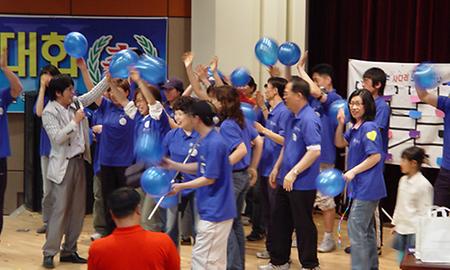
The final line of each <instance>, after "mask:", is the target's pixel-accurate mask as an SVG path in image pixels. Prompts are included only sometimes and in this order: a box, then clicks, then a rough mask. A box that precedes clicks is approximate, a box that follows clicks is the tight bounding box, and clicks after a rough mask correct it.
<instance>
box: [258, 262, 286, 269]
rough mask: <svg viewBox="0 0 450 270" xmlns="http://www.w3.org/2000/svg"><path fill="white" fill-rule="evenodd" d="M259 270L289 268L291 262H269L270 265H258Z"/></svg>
mask: <svg viewBox="0 0 450 270" xmlns="http://www.w3.org/2000/svg"><path fill="white" fill-rule="evenodd" d="M258 270H289V263H285V264H283V265H273V264H271V263H269V264H268V265H261V266H258Z"/></svg>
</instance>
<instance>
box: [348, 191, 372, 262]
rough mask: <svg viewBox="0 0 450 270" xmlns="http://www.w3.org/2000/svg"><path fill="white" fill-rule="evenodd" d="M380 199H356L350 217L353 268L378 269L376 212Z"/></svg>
mask: <svg viewBox="0 0 450 270" xmlns="http://www.w3.org/2000/svg"><path fill="white" fill-rule="evenodd" d="M377 206H378V201H361V200H354V201H353V203H352V208H351V209H350V215H349V217H348V228H347V229H348V236H349V238H350V244H351V246H352V252H351V256H352V270H375V269H378V252H377V240H376V236H375V221H374V213H375V209H376V208H377Z"/></svg>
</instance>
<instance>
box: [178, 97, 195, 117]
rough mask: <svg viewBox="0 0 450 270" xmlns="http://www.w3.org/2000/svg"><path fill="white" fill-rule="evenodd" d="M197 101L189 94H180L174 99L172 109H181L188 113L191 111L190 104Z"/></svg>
mask: <svg viewBox="0 0 450 270" xmlns="http://www.w3.org/2000/svg"><path fill="white" fill-rule="evenodd" d="M196 101H197V99H196V98H193V97H189V96H181V97H178V98H177V99H175V101H174V102H173V105H172V108H173V110H174V111H182V112H184V113H189V112H190V111H191V108H192V105H193V104H194V103H195V102H196Z"/></svg>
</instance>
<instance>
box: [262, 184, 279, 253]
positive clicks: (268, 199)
mask: <svg viewBox="0 0 450 270" xmlns="http://www.w3.org/2000/svg"><path fill="white" fill-rule="evenodd" d="M259 193H260V196H261V203H260V205H261V219H262V222H261V223H262V224H265V226H266V249H267V251H269V253H270V249H271V247H272V230H273V229H272V222H271V220H272V211H273V207H274V204H275V193H276V192H275V190H274V189H272V188H271V187H270V186H269V177H265V176H261V177H260V178H259Z"/></svg>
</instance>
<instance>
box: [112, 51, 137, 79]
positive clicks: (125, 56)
mask: <svg viewBox="0 0 450 270" xmlns="http://www.w3.org/2000/svg"><path fill="white" fill-rule="evenodd" d="M138 59H139V56H138V55H137V54H136V53H135V52H133V51H132V50H130V49H127V50H121V51H120V52H117V53H116V54H114V55H113V56H112V59H111V63H110V64H109V73H110V74H111V77H112V78H121V79H126V78H128V76H129V72H130V68H131V67H132V66H134V65H135V64H136V63H137V61H138Z"/></svg>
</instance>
